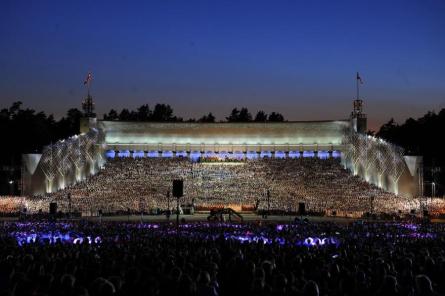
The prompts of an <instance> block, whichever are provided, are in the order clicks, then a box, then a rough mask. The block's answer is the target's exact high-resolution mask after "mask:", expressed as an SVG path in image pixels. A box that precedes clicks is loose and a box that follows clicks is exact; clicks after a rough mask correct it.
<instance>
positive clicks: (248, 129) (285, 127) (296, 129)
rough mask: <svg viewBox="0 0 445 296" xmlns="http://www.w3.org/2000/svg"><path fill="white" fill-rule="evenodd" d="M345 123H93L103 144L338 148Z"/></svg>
mask: <svg viewBox="0 0 445 296" xmlns="http://www.w3.org/2000/svg"><path fill="white" fill-rule="evenodd" d="M349 124H350V123H349V121H348V120H337V121H304V122H303V121H301V122H277V123H269V122H268V123H255V122H249V123H185V122H184V123H182V122H181V123H156V122H123V121H97V127H98V128H99V129H101V130H102V131H103V132H104V134H105V143H106V144H107V145H113V144H115V145H119V144H128V145H131V144H134V145H136V144H150V145H154V144H160V145H164V144H167V145H170V144H179V145H186V144H191V145H202V144H204V145H215V144H218V145H314V144H319V145H340V144H341V142H342V138H343V134H344V129H345V128H348V127H349Z"/></svg>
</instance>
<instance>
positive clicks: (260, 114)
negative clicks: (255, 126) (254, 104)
mask: <svg viewBox="0 0 445 296" xmlns="http://www.w3.org/2000/svg"><path fill="white" fill-rule="evenodd" d="M254 121H257V122H266V121H267V114H266V112H264V111H263V110H260V111H258V113H257V114H256V115H255V119H254Z"/></svg>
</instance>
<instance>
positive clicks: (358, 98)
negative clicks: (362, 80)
mask: <svg viewBox="0 0 445 296" xmlns="http://www.w3.org/2000/svg"><path fill="white" fill-rule="evenodd" d="M358 78H359V74H358V72H357V77H356V78H355V80H356V81H355V82H356V83H357V100H360V92H359V85H358V80H359V79H358Z"/></svg>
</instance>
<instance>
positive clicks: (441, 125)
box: [376, 109, 445, 195]
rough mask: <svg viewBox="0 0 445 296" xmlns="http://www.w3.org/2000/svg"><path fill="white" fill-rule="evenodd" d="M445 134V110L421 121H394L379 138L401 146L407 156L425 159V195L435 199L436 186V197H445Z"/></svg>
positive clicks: (383, 126)
mask: <svg viewBox="0 0 445 296" xmlns="http://www.w3.org/2000/svg"><path fill="white" fill-rule="evenodd" d="M444 134H445V109H442V110H441V111H440V112H439V113H434V112H428V113H427V114H425V115H424V116H423V117H420V118H418V119H413V118H408V119H407V120H406V121H405V122H404V123H403V124H397V123H396V122H395V121H394V119H391V120H389V121H388V122H387V123H385V124H384V125H382V127H381V128H380V130H379V131H378V132H377V134H376V135H377V137H380V138H383V139H385V140H387V141H389V142H391V143H394V144H397V145H399V146H401V147H403V148H404V149H405V152H406V154H410V155H422V156H423V159H424V176H425V183H426V184H425V193H426V194H427V195H431V193H432V192H431V190H432V186H431V185H432V184H431V182H434V183H435V184H436V186H435V187H436V195H443V194H444V187H443V185H444V184H445V150H444V147H443V145H442V144H441V142H442V141H443V138H444Z"/></svg>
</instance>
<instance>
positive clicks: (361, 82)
mask: <svg viewBox="0 0 445 296" xmlns="http://www.w3.org/2000/svg"><path fill="white" fill-rule="evenodd" d="M357 81H359V82H360V84H363V80H362V78H361V77H360V74H358V72H357Z"/></svg>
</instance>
